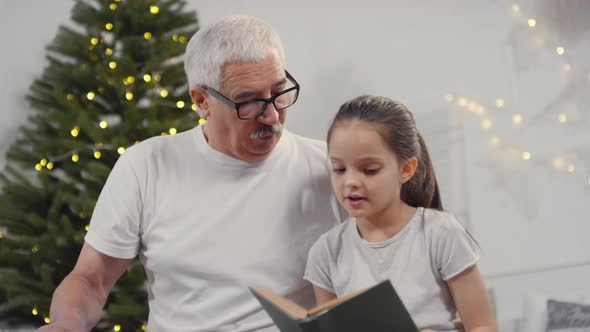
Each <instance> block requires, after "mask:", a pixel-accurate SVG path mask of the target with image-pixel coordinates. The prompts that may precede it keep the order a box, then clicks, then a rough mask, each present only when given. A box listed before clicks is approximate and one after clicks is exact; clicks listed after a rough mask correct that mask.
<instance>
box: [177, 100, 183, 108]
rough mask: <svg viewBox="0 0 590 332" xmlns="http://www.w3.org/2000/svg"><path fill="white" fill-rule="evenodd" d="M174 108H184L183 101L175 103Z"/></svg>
mask: <svg viewBox="0 0 590 332" xmlns="http://www.w3.org/2000/svg"><path fill="white" fill-rule="evenodd" d="M176 107H178V108H183V107H184V101H182V100H179V101H177V102H176Z"/></svg>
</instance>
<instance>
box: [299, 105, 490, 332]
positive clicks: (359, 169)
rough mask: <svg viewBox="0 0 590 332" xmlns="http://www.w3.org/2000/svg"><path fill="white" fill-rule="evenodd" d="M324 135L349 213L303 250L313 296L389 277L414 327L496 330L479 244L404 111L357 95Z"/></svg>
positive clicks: (351, 289)
mask: <svg viewBox="0 0 590 332" xmlns="http://www.w3.org/2000/svg"><path fill="white" fill-rule="evenodd" d="M327 142H328V152H329V157H330V163H331V167H332V186H333V188H334V191H335V193H336V196H337V197H338V200H339V201H340V203H341V204H342V205H343V206H344V208H345V209H346V210H347V211H348V213H349V214H350V218H349V219H347V220H346V221H344V222H343V223H342V224H340V225H338V226H337V227H335V228H333V229H332V230H330V231H329V232H327V233H326V234H324V235H322V236H321V237H320V238H319V239H318V241H317V242H316V243H315V244H314V245H313V247H312V248H311V250H310V251H309V257H308V263H307V268H306V271H305V279H307V280H308V281H310V282H311V283H312V284H313V285H314V291H315V295H316V300H317V302H318V304H321V303H324V302H326V301H329V300H332V299H334V298H336V297H338V296H342V295H346V294H349V293H352V292H354V291H358V290H361V289H364V288H368V287H370V286H374V285H375V284H377V283H378V282H380V281H382V280H385V279H389V280H391V283H392V284H393V286H394V287H395V289H396V291H397V292H398V294H399V296H400V298H401V299H402V301H403V302H404V304H405V306H406V308H407V309H408V311H409V313H410V315H411V316H412V319H413V320H414V322H415V323H416V325H417V326H418V328H419V329H420V330H435V331H463V330H466V331H496V325H495V322H494V318H493V314H492V309H491V306H490V303H489V301H488V298H487V292H486V289H485V286H484V284H483V281H482V278H481V275H480V273H479V270H478V268H477V266H476V263H477V261H478V259H479V254H478V246H477V244H476V242H475V241H474V240H473V238H472V237H471V236H470V235H469V233H467V232H466V230H465V229H464V228H463V227H462V226H461V224H460V223H459V222H458V221H457V220H456V219H455V218H454V217H453V216H452V215H451V214H449V213H447V212H444V211H443V208H442V203H441V199H440V195H439V192H438V185H437V182H436V178H435V176H434V170H433V167H432V164H431V161H430V157H429V156H428V150H427V149H426V145H425V144H424V140H423V139H422V136H421V135H420V133H419V132H418V130H417V129H416V125H415V123H414V119H413V117H412V114H411V113H410V111H408V109H407V108H406V107H405V106H404V105H402V104H400V103H398V102H395V101H393V100H391V99H388V98H384V97H373V96H360V97H357V98H355V99H352V100H350V101H348V102H347V103H345V104H344V105H342V107H340V110H339V111H338V113H337V114H336V117H335V118H334V120H333V122H332V125H331V126H330V129H329V131H328V138H327ZM459 317H460V318H459Z"/></svg>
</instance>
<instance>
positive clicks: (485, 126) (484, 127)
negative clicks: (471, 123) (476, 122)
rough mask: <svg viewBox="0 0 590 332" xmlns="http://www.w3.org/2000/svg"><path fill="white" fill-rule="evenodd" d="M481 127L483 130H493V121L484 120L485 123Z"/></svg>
mask: <svg viewBox="0 0 590 332" xmlns="http://www.w3.org/2000/svg"><path fill="white" fill-rule="evenodd" d="M480 125H481V127H482V128H483V129H490V128H492V120H490V119H483V121H482V122H481V123H480Z"/></svg>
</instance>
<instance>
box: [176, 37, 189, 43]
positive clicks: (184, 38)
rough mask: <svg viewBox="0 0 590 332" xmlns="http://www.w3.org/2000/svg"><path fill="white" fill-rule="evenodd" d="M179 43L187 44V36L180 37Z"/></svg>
mask: <svg viewBox="0 0 590 332" xmlns="http://www.w3.org/2000/svg"><path fill="white" fill-rule="evenodd" d="M178 41H179V42H181V43H183V44H184V43H186V41H187V40H186V37H185V36H180V37H178Z"/></svg>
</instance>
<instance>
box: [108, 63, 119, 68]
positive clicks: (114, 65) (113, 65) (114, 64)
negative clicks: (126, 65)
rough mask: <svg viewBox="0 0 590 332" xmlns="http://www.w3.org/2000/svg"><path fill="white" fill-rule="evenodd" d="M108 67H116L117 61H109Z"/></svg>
mask: <svg viewBox="0 0 590 332" xmlns="http://www.w3.org/2000/svg"><path fill="white" fill-rule="evenodd" d="M109 68H111V69H115V68H117V63H116V62H115V61H111V62H109Z"/></svg>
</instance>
